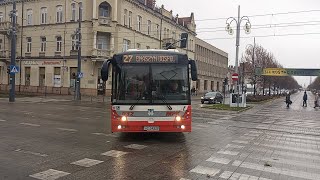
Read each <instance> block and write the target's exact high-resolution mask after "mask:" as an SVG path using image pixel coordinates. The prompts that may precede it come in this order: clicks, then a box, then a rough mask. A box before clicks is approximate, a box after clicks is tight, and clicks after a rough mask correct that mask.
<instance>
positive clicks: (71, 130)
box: [57, 128, 78, 132]
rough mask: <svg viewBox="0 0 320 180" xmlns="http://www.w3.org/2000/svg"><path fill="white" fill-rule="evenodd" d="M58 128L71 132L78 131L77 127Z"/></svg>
mask: <svg viewBox="0 0 320 180" xmlns="http://www.w3.org/2000/svg"><path fill="white" fill-rule="evenodd" d="M57 129H58V130H61V131H70V132H76V131H78V130H76V129H68V128H57Z"/></svg>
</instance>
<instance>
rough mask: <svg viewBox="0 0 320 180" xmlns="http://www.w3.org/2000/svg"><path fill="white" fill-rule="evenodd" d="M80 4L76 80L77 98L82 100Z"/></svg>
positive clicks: (80, 10) (80, 8)
mask: <svg viewBox="0 0 320 180" xmlns="http://www.w3.org/2000/svg"><path fill="white" fill-rule="evenodd" d="M78 5H79V20H78V21H79V27H78V29H77V32H76V34H77V36H78V68H77V78H76V79H77V82H76V100H78V101H80V100H81V92H80V90H81V84H80V81H81V77H80V74H81V21H82V7H81V6H82V4H81V3H78Z"/></svg>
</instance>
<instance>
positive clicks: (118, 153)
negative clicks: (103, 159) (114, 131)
mask: <svg viewBox="0 0 320 180" xmlns="http://www.w3.org/2000/svg"><path fill="white" fill-rule="evenodd" d="M125 154H128V152H124V151H116V150H111V151H108V152H105V153H102V154H101V155H103V156H111V157H120V156H123V155H125Z"/></svg>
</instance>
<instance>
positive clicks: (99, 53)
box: [92, 49, 111, 58]
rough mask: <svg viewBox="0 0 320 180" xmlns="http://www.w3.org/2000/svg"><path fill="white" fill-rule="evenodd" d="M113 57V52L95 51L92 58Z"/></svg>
mask: <svg viewBox="0 0 320 180" xmlns="http://www.w3.org/2000/svg"><path fill="white" fill-rule="evenodd" d="M110 56H111V50H109V49H93V50H92V57H100V58H109V57H110Z"/></svg>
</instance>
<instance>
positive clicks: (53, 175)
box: [30, 169, 70, 180]
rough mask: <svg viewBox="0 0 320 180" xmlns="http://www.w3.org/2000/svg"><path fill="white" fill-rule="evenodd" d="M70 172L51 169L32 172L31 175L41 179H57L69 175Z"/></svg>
mask: <svg viewBox="0 0 320 180" xmlns="http://www.w3.org/2000/svg"><path fill="white" fill-rule="evenodd" d="M69 174H70V173H68V172H63V171H58V170H55V169H49V170H47V171H43V172H39V173H37V174H32V175H30V177H33V178H36V179H41V180H55V179H58V178H61V177H63V176H66V175H69Z"/></svg>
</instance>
